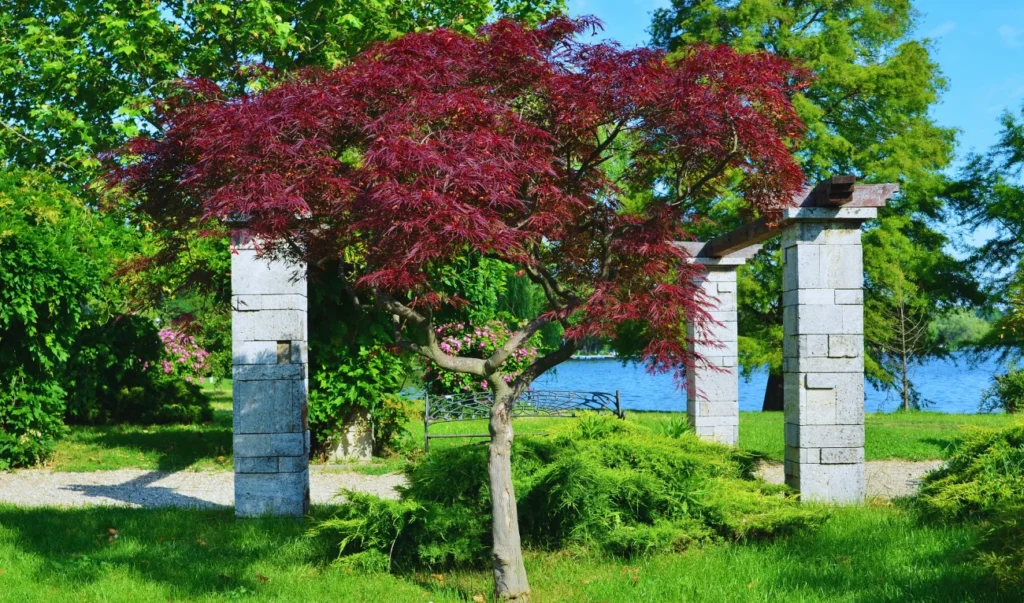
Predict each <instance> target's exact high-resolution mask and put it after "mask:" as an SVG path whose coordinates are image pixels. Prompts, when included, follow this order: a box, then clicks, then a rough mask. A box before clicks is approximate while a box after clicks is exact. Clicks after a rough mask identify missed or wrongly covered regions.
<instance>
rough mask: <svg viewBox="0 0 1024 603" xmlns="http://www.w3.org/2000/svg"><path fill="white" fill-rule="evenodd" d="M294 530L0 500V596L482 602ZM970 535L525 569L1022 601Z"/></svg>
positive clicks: (559, 589) (710, 593)
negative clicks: (386, 571) (985, 571)
mask: <svg viewBox="0 0 1024 603" xmlns="http://www.w3.org/2000/svg"><path fill="white" fill-rule="evenodd" d="M326 512H327V510H326V509H324V508H317V509H314V516H321V517H322V516H324V515H325V514H326ZM114 531H116V534H115V532H114ZM303 531H304V527H303V526H302V525H300V524H298V523H297V522H294V521H289V520H246V521H236V520H235V519H234V517H233V515H232V512H231V511H230V510H225V511H186V510H128V509H104V508H91V509H72V510H58V509H18V508H14V507H5V506H0V600H3V601H18V602H33V601H44V602H46V603H59V602H63V601H105V602H118V601H127V602H131V603H145V602H147V601H168V600H190V601H222V600H235V599H237V600H244V601H256V600H259V601H285V602H287V601H339V602H357V601H358V602H363V601H389V602H391V601H394V602H405V601H422V602H426V601H434V602H436V603H441V602H456V601H457V602H465V601H472V600H473V596H474V595H478V594H487V595H488V599H489V591H490V588H491V582H490V575H489V573H488V572H486V571H462V572H456V573H454V574H452V573H445V574H436V575H432V574H429V573H418V574H405V573H398V574H397V575H383V574H375V575H364V574H360V573H354V572H351V571H349V570H346V569H344V568H341V567H338V566H334V565H331V563H330V561H331V559H332V551H331V550H330V549H329V548H328V547H327V545H326V544H325V543H324V542H322V541H317V540H313V539H310V538H308V537H306V536H304V535H303ZM115 535H116V538H115V537H114V536H115ZM976 537H977V535H976V531H975V530H974V529H973V528H972V527H971V526H964V525H959V526H948V527H922V526H921V525H919V524H918V523H917V522H916V521H915V520H914V519H913V517H912V516H911V515H910V514H909V513H908V512H905V511H902V510H899V509H896V508H893V507H879V508H870V507H860V508H848V509H839V510H837V511H835V516H834V517H833V519H831V520H830V521H829V522H828V523H827V524H826V525H825V527H824V528H822V529H821V531H820V532H818V533H817V534H799V535H796V536H794V537H791V538H789V539H786V540H782V541H778V542H776V543H773V544H767V545H756V544H754V545H737V544H734V545H721V546H713V547H709V548H706V549H703V550H700V549H695V550H690V551H687V552H685V553H682V554H666V555H659V556H655V557H653V558H649V559H644V560H636V561H624V560H622V559H614V558H604V557H597V556H593V555H592V554H588V553H586V552H585V551H563V552H558V553H549V552H536V551H535V552H530V553H528V555H527V568H528V571H529V572H530V576H531V583H532V585H533V589H534V600H535V601H539V602H556V601H573V602H578V601H610V602H620V601H638V602H639V601H644V602H646V601H780V602H781V601H785V602H786V603H793V602H796V601H822V602H824V601H829V602H843V601H849V602H854V601H979V602H980V601H985V602H996V601H1010V600H1019V597H1017V598H1016V599H1015V597H1014V596H1009V595H1001V594H1000V593H998V592H997V591H995V590H994V589H993V587H992V586H990V585H989V584H988V583H987V582H986V580H985V579H984V577H983V576H982V575H981V574H980V570H978V569H977V568H976V567H975V566H974V565H972V564H971V563H970V559H971V556H972V553H971V552H970V551H971V548H972V547H973V546H974V544H975V542H976Z"/></svg>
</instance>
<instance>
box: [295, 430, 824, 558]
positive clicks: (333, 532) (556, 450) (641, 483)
mask: <svg viewBox="0 0 1024 603" xmlns="http://www.w3.org/2000/svg"><path fill="white" fill-rule="evenodd" d="M753 466H754V459H753V458H752V457H750V456H748V455H746V454H744V453H742V452H739V451H736V450H734V449H730V448H726V447H724V446H718V445H715V444H708V443H704V442H701V441H699V440H697V439H696V438H695V437H693V436H692V435H681V436H680V437H679V438H670V437H665V436H661V435H657V434H654V433H652V432H651V431H650V430H648V429H646V428H643V427H640V426H636V425H631V424H628V423H625V422H624V421H619V420H617V419H614V418H610V417H604V416H601V417H597V416H587V417H584V418H583V419H582V420H580V421H575V422H571V423H567V424H565V425H563V426H560V427H558V428H556V429H555V430H554V432H553V433H552V434H551V436H550V437H520V438H518V439H517V440H516V443H515V446H514V454H513V467H512V470H513V480H514V482H515V487H516V495H517V498H518V508H519V525H520V531H521V534H522V537H523V541H524V544H526V545H527V546H531V547H535V548H561V547H565V546H593V547H596V548H598V549H599V550H602V551H604V552H607V553H610V554H614V555H620V556H626V557H632V556H641V555H646V554H650V553H654V552H659V551H679V550H684V549H686V548H688V547H691V546H694V545H697V544H702V543H710V542H715V541H721V540H760V539H767V538H773V537H776V536H778V535H781V534H786V533H789V532H791V531H793V530H797V529H800V528H804V527H808V526H814V525H817V524H818V523H820V522H821V521H823V519H824V517H825V516H824V513H823V511H822V510H821V509H820V508H818V507H808V506H801V505H799V503H798V501H797V498H796V497H795V496H794V495H793V494H792V493H791V491H790V490H789V489H787V488H786V487H784V486H772V485H769V484H766V483H764V482H762V481H759V480H755V479H753V477H752V471H753ZM407 477H408V479H409V485H408V487H407V488H406V489H405V490H404V491H403V499H402V500H401V501H385V500H381V499H378V498H375V497H372V496H367V495H358V494H355V493H346V496H347V497H348V498H349V502H348V504H346V505H344V506H343V507H342V508H341V509H340V510H339V511H338V512H337V514H336V515H335V516H334V517H333V518H331V519H330V520H327V521H324V522H323V523H320V524H318V525H317V526H314V528H313V529H312V532H313V533H314V534H317V535H320V536H322V537H326V538H331V539H333V540H334V542H335V544H336V545H337V546H338V548H339V551H340V554H341V558H342V559H347V558H348V557H349V556H351V555H363V554H365V553H367V552H368V551H376V552H378V553H384V554H385V555H387V556H388V559H389V560H390V561H389V563H390V564H391V565H392V566H394V567H398V568H403V569H412V568H421V567H430V568H442V567H448V566H462V565H472V566H478V567H482V566H484V565H486V563H487V560H488V559H489V550H490V539H491V527H490V498H489V494H488V489H487V447H486V446H485V445H466V446H460V447H456V448H448V449H441V450H438V451H436V452H432V453H431V454H430V455H428V456H427V457H426V458H425V459H423V460H421V461H420V462H419V463H417V464H414V465H411V466H410V468H409V469H408V471H407Z"/></svg>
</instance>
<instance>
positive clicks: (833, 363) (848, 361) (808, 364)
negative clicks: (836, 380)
mask: <svg viewBox="0 0 1024 603" xmlns="http://www.w3.org/2000/svg"><path fill="white" fill-rule="evenodd" d="M782 370H784V371H786V372H801V373H810V372H820V373H863V372H864V357H863V356H857V357H856V358H828V357H825V358H815V357H811V358H801V357H796V358H792V357H790V358H785V357H784V358H783V359H782Z"/></svg>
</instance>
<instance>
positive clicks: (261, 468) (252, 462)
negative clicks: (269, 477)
mask: <svg viewBox="0 0 1024 603" xmlns="http://www.w3.org/2000/svg"><path fill="white" fill-rule="evenodd" d="M235 473H277V457H276V456H260V457H238V456H236V457H235Z"/></svg>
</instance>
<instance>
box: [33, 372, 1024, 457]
mask: <svg viewBox="0 0 1024 603" xmlns="http://www.w3.org/2000/svg"><path fill="white" fill-rule="evenodd" d="M206 391H207V392H208V393H209V394H210V395H211V397H212V399H213V408H214V420H213V422H211V423H210V424H208V425H194V426H191V425H190V426H137V425H124V426H114V427H73V428H72V429H71V433H70V435H69V436H68V437H66V438H65V439H63V440H62V441H61V442H59V443H58V445H57V451H56V454H55V455H54V457H53V459H52V460H51V461H50V462H49V463H48V467H50V468H52V469H53V470H54V471H95V470H98V469H123V468H139V469H161V470H165V471H178V470H182V469H188V470H207V469H224V470H230V469H231V467H232V462H233V460H232V456H231V386H230V382H227V381H223V382H221V384H219V385H218V386H217V387H212V386H208V387H207V390H206ZM679 418H685V415H683V414H682V413H661V412H636V411H629V412H627V413H626V420H628V421H634V422H636V423H639V424H641V425H646V426H648V427H651V428H653V429H655V430H657V429H661V428H662V427H663V426H664V425H666V424H667V423H668V422H669V421H670V420H672V419H676V420H678V419H679ZM566 420H571V419H517V420H516V433H520V434H525V433H544V432H545V431H546V430H548V429H550V428H551V426H552V425H554V424H556V423H559V422H562V421H566ZM1015 421H1017V422H1019V421H1024V417H1012V416H1007V415H951V414H943V413H934V412H911V413H889V414H869V415H867V420H866V434H867V443H866V447H865V454H866V456H867V459H868V460H878V459H907V460H927V459H938V458H942V456H943V451H944V450H945V449H946V448H947V447H948V446H949V445H950V443H952V442H953V441H954V440H955V439H956V438H957V437H959V435H960V434H962V433H963V432H964V430H967V429H971V428H975V427H996V428H997V427H1004V426H1007V425H1009V424H1011V423H1012V422H1015ZM782 425H783V416H782V413H760V412H744V413H740V447H741V448H744V449H746V450H750V451H753V452H757V453H759V454H762V455H764V456H765V457H766V458H768V459H772V460H776V461H781V460H782V456H783V449H784V447H783V427H782ZM408 431H409V433H408V435H407V436H406V442H405V446H404V448H405V450H406V453H407V454H417V453H418V451H420V450H422V448H423V424H422V422H420V421H413V422H411V423H409V425H408ZM431 433H441V434H456V433H487V422H486V421H467V422H461V423H445V424H439V425H434V426H432V427H431ZM482 441H484V440H479V439H477V440H472V439H462V438H457V439H454V438H453V439H434V440H431V444H430V445H431V447H432V448H434V449H437V448H444V447H447V446H461V445H465V444H467V443H472V442H482ZM404 462H405V459H404V458H401V457H393V458H390V459H378V460H375V461H374V462H373V463H369V464H361V465H350V466H348V467H347V468H349V469H352V470H356V471H361V472H364V473H387V472H391V471H399V470H401V468H402V466H403V464H404Z"/></svg>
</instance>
